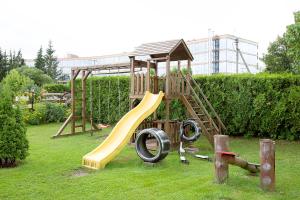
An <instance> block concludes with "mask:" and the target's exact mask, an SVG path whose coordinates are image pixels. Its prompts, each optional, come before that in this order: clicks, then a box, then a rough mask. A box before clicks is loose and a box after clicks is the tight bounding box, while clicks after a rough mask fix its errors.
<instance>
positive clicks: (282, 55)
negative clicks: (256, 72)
mask: <svg viewBox="0 0 300 200" xmlns="http://www.w3.org/2000/svg"><path fill="white" fill-rule="evenodd" d="M294 18H295V23H294V24H291V25H289V26H287V31H286V32H285V33H284V34H283V36H282V37H278V38H277V39H276V40H275V41H274V42H272V43H271V44H270V46H269V48H268V53H267V54H265V55H264V56H263V59H262V60H263V61H264V62H265V64H266V71H267V72H271V73H279V72H290V73H295V74H299V73H300V11H298V12H295V13H294Z"/></svg>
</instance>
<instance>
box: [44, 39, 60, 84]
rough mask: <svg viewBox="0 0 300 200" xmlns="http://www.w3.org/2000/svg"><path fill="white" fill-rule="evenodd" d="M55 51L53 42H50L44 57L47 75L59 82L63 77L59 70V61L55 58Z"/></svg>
mask: <svg viewBox="0 0 300 200" xmlns="http://www.w3.org/2000/svg"><path fill="white" fill-rule="evenodd" d="M54 53H55V50H54V49H53V46H52V42H51V41H49V44H48V48H47V50H46V55H45V56H44V60H45V68H46V73H47V74H48V75H49V76H50V77H51V78H53V79H55V80H57V79H58V78H59V76H60V75H61V71H60V70H59V69H58V61H57V58H56V57H55V56H54Z"/></svg>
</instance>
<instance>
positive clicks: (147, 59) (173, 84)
mask: <svg viewBox="0 0 300 200" xmlns="http://www.w3.org/2000/svg"><path fill="white" fill-rule="evenodd" d="M129 58H130V62H128V63H118V64H108V65H94V66H85V67H74V68H72V69H71V99H72V107H71V114H70V116H69V117H68V118H67V120H66V121H65V122H64V124H63V125H62V126H61V128H60V129H59V130H58V132H57V134H56V135H54V136H53V137H59V136H69V135H75V134H80V133H84V132H86V131H87V129H86V123H87V121H88V120H89V121H90V124H91V129H90V130H89V131H95V130H99V129H98V127H97V125H96V124H95V123H94V122H93V113H92V110H91V112H90V116H87V112H86V110H87V108H86V105H87V103H86V99H87V98H86V81H87V78H88V77H89V75H91V74H93V73H96V74H118V73H130V95H129V97H130V102H131V103H130V109H132V108H133V107H134V106H135V104H136V101H139V100H141V99H142V98H143V96H144V94H145V91H150V92H151V93H154V94H157V93H158V92H159V91H163V92H164V93H165V96H164V103H165V118H164V119H161V120H158V119H157V114H156V112H155V113H154V114H153V117H152V119H151V120H147V121H145V122H144V123H142V124H141V125H140V127H141V128H145V127H157V128H160V129H162V130H164V131H165V132H166V133H168V135H169V137H170V140H171V146H174V147H175V146H177V145H178V144H179V139H178V130H179V122H178V121H174V120H171V119H170V112H171V110H170V103H171V101H172V100H174V99H179V100H181V102H182V103H183V104H184V105H185V107H186V109H187V112H188V114H189V115H190V117H192V118H194V119H195V120H196V121H197V122H198V124H199V125H200V127H201V129H202V132H203V134H204V135H205V136H206V137H207V139H208V141H209V142H210V144H211V145H213V143H214V139H213V136H214V135H216V134H221V133H222V132H223V131H225V130H226V128H225V125H224V124H223V122H222V121H221V119H220V117H219V116H218V114H217V113H216V112H215V110H214V108H213V107H212V105H211V103H210V102H209V101H208V99H207V97H206V96H205V95H204V93H203V91H202V90H201V88H200V87H199V85H198V84H197V83H196V81H195V80H194V79H193V78H192V76H191V74H190V73H189V72H191V62H192V60H193V56H192V54H191V52H190V51H189V49H188V47H187V45H186V44H185V42H184V40H183V39H181V40H171V41H165V42H156V43H147V44H142V45H140V46H138V47H137V48H136V49H135V51H134V52H132V54H131V55H130V56H129ZM171 63H172V67H173V68H174V67H176V69H177V70H175V72H171ZM183 63H184V64H185V67H186V69H187V72H188V73H187V74H183V73H182V72H181V68H182V64H183ZM159 65H160V66H162V67H161V68H162V69H164V70H165V71H164V76H158V68H159ZM151 72H154V73H153V74H151ZM80 73H81V89H80V90H78V89H77V90H76V87H75V84H76V78H77V77H78V76H79V74H80ZM77 92H80V93H81V98H80V99H76V95H75V93H77ZM77 101H78V102H77ZM80 101H81V113H80V114H79V115H78V114H77V115H76V104H78V103H80ZM78 121H80V122H81V123H80V124H76V122H78ZM69 123H71V132H70V133H67V134H63V131H64V129H65V128H66V126H67V125H68V124H69ZM77 128H81V131H78V129H77ZM133 139H134V138H133Z"/></svg>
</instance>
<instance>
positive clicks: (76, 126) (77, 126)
mask: <svg viewBox="0 0 300 200" xmlns="http://www.w3.org/2000/svg"><path fill="white" fill-rule="evenodd" d="M82 126H83V125H82V124H80V125H75V128H79V127H82Z"/></svg>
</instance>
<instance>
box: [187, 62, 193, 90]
mask: <svg viewBox="0 0 300 200" xmlns="http://www.w3.org/2000/svg"><path fill="white" fill-rule="evenodd" d="M187 71H188V73H187V74H188V76H187V81H188V82H189V83H190V79H191V77H190V76H192V74H191V71H192V70H191V60H190V59H188V60H187ZM186 89H187V93H188V94H190V88H189V87H187V88H186Z"/></svg>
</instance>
